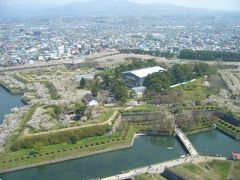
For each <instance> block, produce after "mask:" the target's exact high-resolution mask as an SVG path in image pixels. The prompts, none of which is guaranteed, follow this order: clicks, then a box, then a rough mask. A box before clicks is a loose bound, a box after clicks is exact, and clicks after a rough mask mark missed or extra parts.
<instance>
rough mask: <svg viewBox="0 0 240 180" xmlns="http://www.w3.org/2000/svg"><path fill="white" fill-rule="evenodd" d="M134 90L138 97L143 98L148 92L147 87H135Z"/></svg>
mask: <svg viewBox="0 0 240 180" xmlns="http://www.w3.org/2000/svg"><path fill="white" fill-rule="evenodd" d="M132 90H133V91H134V92H135V93H136V95H137V96H142V95H143V93H144V92H145V90H146V87H145V86H140V87H133V88H132Z"/></svg>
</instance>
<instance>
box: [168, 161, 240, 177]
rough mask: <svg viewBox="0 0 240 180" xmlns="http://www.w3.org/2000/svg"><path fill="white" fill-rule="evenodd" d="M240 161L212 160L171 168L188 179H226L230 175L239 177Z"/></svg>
mask: <svg viewBox="0 0 240 180" xmlns="http://www.w3.org/2000/svg"><path fill="white" fill-rule="evenodd" d="M239 168H240V162H236V161H212V162H206V163H199V164H186V165H180V166H176V167H173V168H171V170H172V171H173V172H175V173H176V174H179V175H180V176H183V177H185V178H186V179H199V180H205V179H206V180H225V179H228V177H232V179H233V180H234V179H236V180H237V179H239V177H240V169H239Z"/></svg>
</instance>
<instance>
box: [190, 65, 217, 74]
mask: <svg viewBox="0 0 240 180" xmlns="http://www.w3.org/2000/svg"><path fill="white" fill-rule="evenodd" d="M194 72H195V73H196V76H204V75H211V74H214V73H215V72H216V70H215V69H214V68H213V67H211V66H209V65H208V64H206V63H198V64H196V65H195V66H194Z"/></svg>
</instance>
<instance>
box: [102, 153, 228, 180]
mask: <svg viewBox="0 0 240 180" xmlns="http://www.w3.org/2000/svg"><path fill="white" fill-rule="evenodd" d="M212 160H226V157H212V156H198V157H193V156H186V157H183V158H178V159H175V160H171V161H166V162H162V163H159V164H154V165H150V166H145V167H142V168H138V169H133V170H131V171H129V172H126V173H123V174H119V175H115V176H111V177H106V178H103V179H102V180H123V179H128V178H132V177H135V176H137V175H140V174H144V173H150V174H160V173H163V172H164V170H165V169H166V168H171V167H174V166H178V165H181V164H185V163H200V162H206V161H212Z"/></svg>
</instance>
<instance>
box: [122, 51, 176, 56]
mask: <svg viewBox="0 0 240 180" xmlns="http://www.w3.org/2000/svg"><path fill="white" fill-rule="evenodd" d="M120 53H125V54H131V53H134V54H147V55H151V56H156V57H165V58H173V57H174V53H171V52H168V51H159V50H154V51H153V50H149V51H146V50H143V49H121V50H120Z"/></svg>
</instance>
